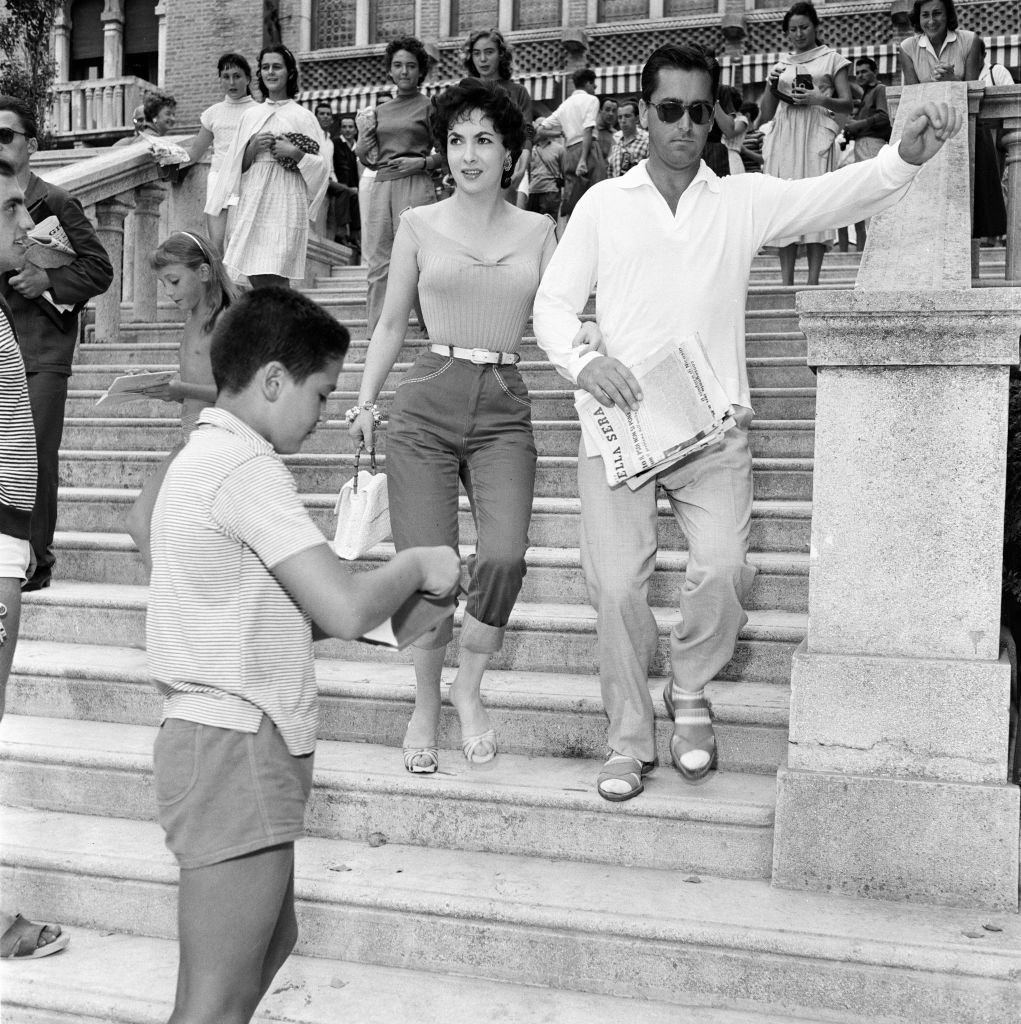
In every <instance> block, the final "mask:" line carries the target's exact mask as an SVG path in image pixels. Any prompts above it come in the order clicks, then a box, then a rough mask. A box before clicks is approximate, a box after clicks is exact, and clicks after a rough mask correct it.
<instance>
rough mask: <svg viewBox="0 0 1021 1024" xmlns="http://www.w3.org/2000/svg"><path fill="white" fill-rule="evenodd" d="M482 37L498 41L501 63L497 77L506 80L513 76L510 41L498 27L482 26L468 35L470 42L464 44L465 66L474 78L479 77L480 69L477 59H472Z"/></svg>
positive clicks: (497, 47)
mask: <svg viewBox="0 0 1021 1024" xmlns="http://www.w3.org/2000/svg"><path fill="white" fill-rule="evenodd" d="M480 39H492V40H493V42H494V43H496V50H497V53H499V54H500V64H499V67H498V69H497V77H499V78H502V79H503V80H504V81H507V79H509V78H510V76H511V65H512V63H513V51H512V50H511V46H510V43H508V42H507V40H506V39H504V38H503V33H502V32H501V31H500V30H499V29H496V28H482V29H479V30H478V31H477V32H472V34H471V35H470V36H469V37H468V42H467V43H465V45H464V54H465V56H464V67H465V70H466V71H467V72H468V74H469V75H471V76H472V78H478V77H479V69H478V68H477V67H475V61H474V60H472V50H474V49H475V44H476V43H477V42H478V41H479V40H480Z"/></svg>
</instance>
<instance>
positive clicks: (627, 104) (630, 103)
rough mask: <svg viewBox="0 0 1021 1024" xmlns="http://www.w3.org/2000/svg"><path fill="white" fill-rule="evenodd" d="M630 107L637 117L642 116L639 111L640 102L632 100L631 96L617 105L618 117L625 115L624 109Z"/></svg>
mask: <svg viewBox="0 0 1021 1024" xmlns="http://www.w3.org/2000/svg"><path fill="white" fill-rule="evenodd" d="M625 107H630V108H631V109H632V110H633V111H634V112H635V117H638V116H639V115H640V114H641V111H640V110H639V109H638V100H635V99H632V98H631V97H630V96H629V97H628V98H627V99H623V100H621V101H620V103H618V104H617V116H618V117H620V115H621V114H623V113H624V108H625Z"/></svg>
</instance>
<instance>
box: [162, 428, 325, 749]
mask: <svg viewBox="0 0 1021 1024" xmlns="http://www.w3.org/2000/svg"><path fill="white" fill-rule="evenodd" d="M324 543H325V538H324V537H323V535H322V533H320V531H319V529H318V528H317V527H316V525H315V524H314V523H313V522H312V520H311V519H310V518H309V515H308V513H307V512H306V511H305V508H304V506H303V505H302V503H301V499H300V498H299V497H298V493H297V487H296V486H295V483H294V477H293V476H291V474H290V473H289V472H288V470H287V468H286V467H285V466H284V464H283V462H281V460H280V456H279V455H277V453H276V452H275V451H274V450H273V447H272V445H270V443H269V442H268V441H267V440H266V439H265V438H264V437H262V436H261V435H260V434H258V433H256V431H254V430H252V428H251V427H249V426H248V425H247V424H245V423H244V422H242V421H241V420H240V419H238V418H237V417H236V416H234V415H233V414H231V413H229V412H227V411H226V410H224V409H217V408H211V409H204V410H203V411H202V413H201V415H200V416H199V420H198V426H197V427H196V429H195V430H194V431H193V432H192V434H191V437H190V438H189V439H188V443H187V445H185V447H184V450H183V451H182V452H181V453H180V454H179V455H178V456H177V458H176V459H174V461H173V462H172V463H171V465H170V469H169V470H168V472H167V476H166V480H165V481H164V483H163V486H162V488H161V489H160V494H159V498H158V500H157V502H156V508H155V511H154V512H153V517H152V563H153V567H152V579H151V582H150V585H149V608H148V613H147V615H146V649H147V651H148V660H149V672H150V673H151V675H152V676H153V679H154V680H155V682H156V687H157V689H158V690H159V691H160V693H162V694H163V696H164V705H163V718H183V719H186V720H187V721H190V722H201V723H203V724H205V725H213V726H218V727H219V728H222V729H237V730H239V731H241V732H251V733H254V732H257V731H258V729H259V725H260V723H261V721H262V715H263V713H264V712H265V714H267V715H269V717H270V719H271V720H272V721H273V723H274V724H275V725H276V726H277V728H278V729H279V730H280V734H281V736H282V737H283V739H284V742H285V743H286V744H287V749H288V750H289V751H290V752H291V753H292V754H295V755H301V754H308V753H310V752H311V751H312V750H313V749H314V748H315V741H316V733H317V731H318V728H319V705H318V701H317V694H316V679H315V668H314V661H313V656H312V633H311V626H310V621H309V618H308V616H307V615H306V614H305V613H304V612H303V611H302V610H301V608H299V607H298V605H297V604H295V602H294V601H293V600H292V599H291V597H290V596H289V595H288V593H287V591H285V590H284V589H283V587H281V586H280V584H279V583H278V582H277V581H276V579H275V578H274V576H273V574H272V572H271V571H270V570H271V569H272V568H273V567H274V566H276V565H279V564H280V563H281V562H283V561H285V560H286V559H288V558H290V557H291V556H292V555H296V554H299V553H300V552H302V551H305V550H307V549H309V548H313V547H316V546H317V545H319V544H324Z"/></svg>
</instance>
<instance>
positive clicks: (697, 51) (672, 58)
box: [642, 43, 720, 103]
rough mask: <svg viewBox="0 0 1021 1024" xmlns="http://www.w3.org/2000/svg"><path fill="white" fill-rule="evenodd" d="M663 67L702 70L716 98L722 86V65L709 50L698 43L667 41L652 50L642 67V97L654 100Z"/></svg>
mask: <svg viewBox="0 0 1021 1024" xmlns="http://www.w3.org/2000/svg"><path fill="white" fill-rule="evenodd" d="M662 68H676V69H677V70H679V71H701V72H702V73H703V74H704V75H705V76H706V77H707V78H708V79H709V96H710V98H714V97H715V96H716V93H717V90H718V89H719V87H720V65H719V62H718V61H717V60H716V58H715V57H714V56H713V55H712V54H711V53H709V51H708V50H706V49H704V48H703V47H701V46H699V44H698V43H667V44H666V46H661V47H659V48H658V49H656V50H653V51H652V55H651V56H650V57H649V59H648V60H647V61H646V62H645V67H643V68H642V99H643V100H645V102H646V103H651V102H652V94H653V93H654V92H655V91H656V87H657V86H658V85H659V72H660V69H662Z"/></svg>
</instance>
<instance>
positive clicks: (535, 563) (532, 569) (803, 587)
mask: <svg viewBox="0 0 1021 1024" xmlns="http://www.w3.org/2000/svg"><path fill="white" fill-rule="evenodd" d="M54 549H55V552H56V556H57V561H58V562H59V563H60V574H61V576H62V577H63V578H65V579H73V580H79V581H82V582H85V583H129V584H137V585H141V586H144V585H145V584H147V583H148V581H149V573H148V571H147V570H146V568H145V566H144V565H143V563H142V559H141V557H140V556H139V554H138V551H137V550H136V548H135V543H134V541H133V540H132V539H131V538H130V537H129V536H128V535H127V534H126V533H94V532H78V533H68V532H58V533H57V534H56V535H55V536H54ZM473 551H474V546H473V545H464V546H462V548H461V556H462V558H467V557H468V555H469V554H471V553H472V552H473ZM393 555H394V548H393V545H392V544H380V545H379V546H378V547H376V548H374V549H373V550H372V551H371V552H370V553H369V555H368V556H367V557H366V558H364V559H362V560H361V561H360V562H359V563H357V564H359V565H364V566H374V565H378V564H380V563H382V562H384V561H389V560H390V559H391V558H393ZM749 560H750V562H751V563H752V565H754V566H755V567H756V568H757V569H758V572H757V574H756V576H755V580H754V582H753V583H752V589H751V592H750V594H749V595H748V598H747V600H746V602H745V607H746V608H749V609H751V608H755V609H770V608H776V609H780V610H783V611H807V610H808V564H809V559H808V554H807V553H801V552H782V553H775V552H769V553H760V552H752V553H751V554H750V556H749ZM525 562H526V564H527V572H526V574H525V579H524V583H523V585H522V589H521V597H520V600H522V601H525V602H529V603H532V604H543V603H546V602H556V603H559V604H585V603H587V602H588V590H587V589H586V586H585V575H584V573H583V572H582V568H581V554H580V551H579V550H578V548H576V547H574V548H570V547H537V546H532V547H530V548H529V549H528V552H527V554H526V556H525ZM687 564H688V553H687V551H669V550H667V549H666V548H663V547H661V548H660V550H659V554H658V555H657V558H656V571H655V573H653V576H652V579H651V580H650V581H649V601H650V602H651V603H652V604H655V605H662V606H664V607H667V606H669V605H671V604H672V603H673V602H674V601H676V600H677V595H678V594H679V593H680V591H681V588H682V587H683V585H684V573H685V570H686V568H687Z"/></svg>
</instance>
